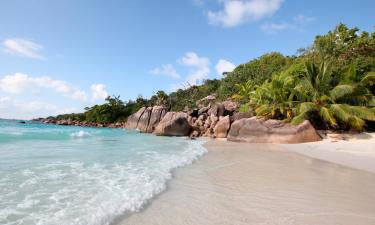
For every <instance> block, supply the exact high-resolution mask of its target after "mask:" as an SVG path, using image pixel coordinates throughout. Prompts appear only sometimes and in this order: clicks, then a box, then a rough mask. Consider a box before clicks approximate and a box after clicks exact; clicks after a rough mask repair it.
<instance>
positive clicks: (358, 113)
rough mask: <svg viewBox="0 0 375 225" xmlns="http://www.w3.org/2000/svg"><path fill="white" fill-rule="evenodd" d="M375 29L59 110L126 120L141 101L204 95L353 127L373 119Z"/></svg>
mask: <svg viewBox="0 0 375 225" xmlns="http://www.w3.org/2000/svg"><path fill="white" fill-rule="evenodd" d="M373 71H375V32H372V33H368V32H365V31H363V32H361V31H359V29H357V28H348V27H347V26H346V25H344V24H339V25H338V26H337V27H336V28H335V29H333V30H332V31H329V32H328V33H327V34H325V35H319V36H316V37H315V40H314V42H313V43H312V44H311V46H309V47H308V48H305V49H299V50H298V54H297V55H293V56H284V55H282V54H280V53H277V52H272V53H268V54H265V55H262V56H260V57H259V58H256V59H253V60H251V61H249V62H247V63H244V64H241V65H239V66H238V67H237V68H236V69H235V70H234V71H233V72H230V73H224V74H223V78H222V79H221V80H218V79H213V80H205V81H204V82H203V84H202V85H198V86H189V87H188V88H186V89H179V90H177V91H175V92H172V93H170V94H169V95H168V94H166V93H165V92H164V91H158V92H157V93H155V94H154V95H153V96H152V97H151V98H150V99H145V98H143V97H142V96H139V97H138V98H137V99H136V100H134V101H133V100H130V101H127V102H123V101H122V100H120V97H108V98H107V99H106V103H105V104H102V105H95V106H93V107H88V108H86V109H85V110H86V111H85V112H84V113H80V114H66V115H59V116H57V119H69V118H70V119H73V120H79V121H87V122H96V123H114V122H119V121H125V120H126V118H127V117H128V116H129V115H131V114H132V113H134V112H136V111H137V110H138V109H139V108H140V107H142V106H151V105H165V106H167V107H168V108H169V109H170V110H173V111H182V110H187V109H192V108H194V107H196V102H197V101H198V100H199V99H202V98H204V97H206V96H208V95H212V94H214V95H216V97H217V99H218V100H219V101H220V100H227V99H231V100H233V101H238V102H240V103H241V105H242V107H241V111H247V110H250V109H252V110H254V111H255V112H256V115H257V116H264V117H267V118H274V119H280V120H284V121H286V122H292V123H294V124H298V123H300V122H301V121H303V120H305V119H308V120H310V121H311V122H312V123H313V124H314V126H315V127H317V128H320V129H356V130H362V129H364V128H366V127H369V126H373V125H372V124H373V122H372V121H375V97H374V94H375V72H373Z"/></svg>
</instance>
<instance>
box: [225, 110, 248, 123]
mask: <svg viewBox="0 0 375 225" xmlns="http://www.w3.org/2000/svg"><path fill="white" fill-rule="evenodd" d="M253 116H254V112H253V111H249V112H235V113H234V114H233V115H232V116H231V117H230V121H232V122H233V121H236V120H240V119H243V118H251V117H253Z"/></svg>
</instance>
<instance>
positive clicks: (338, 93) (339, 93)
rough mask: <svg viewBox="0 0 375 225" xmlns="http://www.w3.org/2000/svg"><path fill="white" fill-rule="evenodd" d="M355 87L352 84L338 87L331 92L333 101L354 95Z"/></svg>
mask: <svg viewBox="0 0 375 225" xmlns="http://www.w3.org/2000/svg"><path fill="white" fill-rule="evenodd" d="M353 91H354V86H353V85H350V84H341V85H337V86H336V87H334V88H333V89H332V90H331V91H330V97H331V98H332V100H333V101H335V100H337V99H339V98H342V97H344V96H345V95H349V94H351V93H353Z"/></svg>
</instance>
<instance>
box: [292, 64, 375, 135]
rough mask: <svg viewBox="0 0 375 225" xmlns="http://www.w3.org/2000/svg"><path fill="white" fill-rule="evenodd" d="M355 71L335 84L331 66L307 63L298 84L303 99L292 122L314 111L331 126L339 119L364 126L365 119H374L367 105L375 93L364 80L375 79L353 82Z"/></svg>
mask: <svg viewBox="0 0 375 225" xmlns="http://www.w3.org/2000/svg"><path fill="white" fill-rule="evenodd" d="M353 75H354V74H353V72H352V71H349V72H348V74H347V75H345V76H344V79H342V81H341V82H340V83H339V84H337V85H333V77H332V73H331V70H330V66H329V64H328V63H326V62H324V61H323V62H322V63H321V64H320V66H317V65H316V64H314V63H311V62H310V63H306V73H305V74H304V75H303V78H302V79H301V80H300V81H299V84H298V85H297V86H296V87H295V90H296V91H297V93H298V98H299V101H300V103H299V104H298V105H297V106H296V108H295V113H296V116H295V117H294V118H293V121H292V122H293V123H295V124H298V123H300V122H302V121H303V120H305V119H309V116H310V115H311V113H312V112H317V113H319V115H320V117H321V118H322V119H323V120H324V121H325V122H326V123H327V124H328V125H329V126H331V127H334V128H336V127H338V126H339V123H341V124H342V125H344V126H348V127H350V128H354V129H357V130H362V129H363V127H364V125H365V121H364V120H371V121H375V114H374V112H373V111H371V110H370V109H369V108H368V106H370V104H372V101H373V96H372V94H371V92H369V90H368V89H367V88H366V86H365V83H366V82H368V81H369V80H372V78H371V77H369V76H365V77H364V78H363V79H362V80H361V81H360V82H358V83H354V82H353V77H351V76H353Z"/></svg>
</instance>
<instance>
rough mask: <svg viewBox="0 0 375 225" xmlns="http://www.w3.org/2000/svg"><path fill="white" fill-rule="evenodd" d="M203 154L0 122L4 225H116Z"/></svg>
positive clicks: (146, 138) (124, 137)
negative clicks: (173, 173) (114, 223)
mask: <svg viewBox="0 0 375 225" xmlns="http://www.w3.org/2000/svg"><path fill="white" fill-rule="evenodd" d="M205 152H206V150H205V149H204V148H203V147H202V142H201V141H190V140H187V139H186V138H175V137H174V138H170V137H156V136H153V135H148V134H139V133H137V132H135V131H126V130H122V129H108V128H83V127H72V126H69V127H68V126H56V125H44V124H40V123H31V124H29V123H27V124H20V123H18V122H17V121H11V120H0V224H2V225H16V224H17V225H21V224H22V225H34V224H38V225H62V224H64V225H80V224H82V225H103V224H111V222H113V221H114V220H115V219H116V217H119V216H121V215H123V214H126V213H133V212H137V211H139V210H141V209H142V207H143V206H144V205H145V204H146V203H147V202H148V201H150V200H151V199H152V198H153V197H154V196H155V195H157V194H159V193H160V192H162V191H163V190H165V189H166V185H167V182H168V180H169V179H171V178H172V170H173V169H174V168H177V167H181V166H184V165H187V164H191V163H192V162H193V161H194V160H196V159H198V158H199V157H200V156H202V155H203V154H205Z"/></svg>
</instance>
